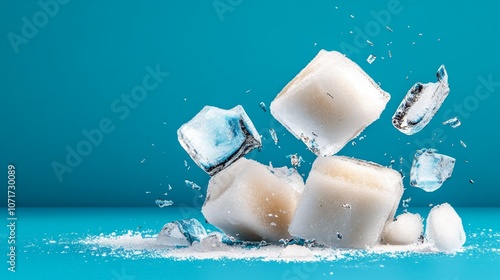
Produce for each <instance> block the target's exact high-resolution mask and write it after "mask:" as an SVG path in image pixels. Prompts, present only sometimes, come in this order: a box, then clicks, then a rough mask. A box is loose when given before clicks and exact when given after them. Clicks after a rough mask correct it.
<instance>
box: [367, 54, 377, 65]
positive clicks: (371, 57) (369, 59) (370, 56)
mask: <svg viewBox="0 0 500 280" xmlns="http://www.w3.org/2000/svg"><path fill="white" fill-rule="evenodd" d="M375 59H377V57H376V56H374V55H373V54H370V55H369V56H368V58H367V59H366V62H368V63H369V64H372V63H373V62H374V61H375Z"/></svg>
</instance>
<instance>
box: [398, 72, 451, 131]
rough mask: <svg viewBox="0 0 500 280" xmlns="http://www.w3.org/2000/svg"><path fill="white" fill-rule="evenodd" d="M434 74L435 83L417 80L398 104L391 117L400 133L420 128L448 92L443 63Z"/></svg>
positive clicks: (427, 121)
mask: <svg viewBox="0 0 500 280" xmlns="http://www.w3.org/2000/svg"><path fill="white" fill-rule="evenodd" d="M436 76H437V80H438V81H437V82H436V83H427V84H422V83H420V82H418V83H416V84H415V85H413V87H412V88H411V89H410V90H409V91H408V92H407V93H406V96H405V97H404V99H403V101H401V104H399V107H398V108H397V110H396V112H395V113H394V116H393V117H392V124H393V125H394V127H395V128H397V129H398V130H399V131H401V132H402V133H404V134H407V135H413V134H415V133H417V132H419V131H420V130H422V129H423V128H424V127H425V126H426V125H427V124H428V123H429V122H430V121H431V119H432V117H434V115H435V114H436V112H437V111H438V110H439V108H440V107H441V104H443V102H444V100H445V99H446V97H447V96H448V94H449V93H450V87H449V85H448V73H447V72H446V68H445V67H444V65H441V66H440V67H439V69H438V71H437V73H436Z"/></svg>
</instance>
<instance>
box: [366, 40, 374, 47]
mask: <svg viewBox="0 0 500 280" xmlns="http://www.w3.org/2000/svg"><path fill="white" fill-rule="evenodd" d="M366 42H367V43H368V45H370V46H372V47H373V46H374V44H373V42H372V41H370V40H366Z"/></svg>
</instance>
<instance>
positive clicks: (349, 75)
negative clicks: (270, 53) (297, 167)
mask: <svg viewBox="0 0 500 280" xmlns="http://www.w3.org/2000/svg"><path fill="white" fill-rule="evenodd" d="M389 99H390V95H389V94H388V93H387V92H385V91H383V90H382V89H381V88H380V87H379V86H378V85H377V83H375V81H373V79H372V78H370V77H369V76H368V74H366V73H365V72H364V71H363V70H362V69H361V68H360V67H359V66H358V65H357V64H356V63H354V62H353V61H351V60H350V59H348V58H347V57H345V56H344V55H342V54H341V53H339V52H336V51H325V50H321V51H320V52H319V53H318V54H317V55H316V57H315V58H314V59H313V60H312V61H311V62H309V64H308V65H307V66H306V67H305V68H304V69H303V70H302V71H300V73H299V74H298V75H297V76H296V77H295V78H294V79H293V80H292V81H290V82H289V83H288V85H286V87H285V88H284V89H283V90H282V91H281V92H280V93H279V94H278V96H276V98H275V99H274V101H273V102H272V103H271V106H270V109H271V114H272V115H273V116H274V118H276V119H277V120H278V121H279V122H280V123H281V124H282V125H283V126H285V127H286V128H287V129H288V131H290V132H291V133H292V134H293V135H294V136H295V137H297V138H298V139H300V140H302V141H303V142H304V143H305V144H306V145H307V147H308V148H309V150H311V151H312V152H313V153H315V154H316V155H320V156H328V155H333V154H335V153H337V152H338V151H340V150H341V149H342V148H343V147H344V146H345V145H346V144H347V143H348V142H349V141H350V140H351V139H353V138H355V137H356V136H357V135H358V134H360V133H361V132H362V131H363V130H364V129H365V128H366V127H367V126H368V125H370V124H371V123H372V122H374V121H375V120H377V119H378V118H379V117H380V114H381V113H382V111H383V110H384V109H385V106H386V104H387V102H388V101H389Z"/></svg>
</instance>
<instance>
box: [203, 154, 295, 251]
mask: <svg viewBox="0 0 500 280" xmlns="http://www.w3.org/2000/svg"><path fill="white" fill-rule="evenodd" d="M303 188H304V182H303V180H302V177H301V176H300V175H299V174H298V173H297V171H296V170H295V169H288V168H286V167H282V168H271V167H268V166H266V165H263V164H260V163H258V162H256V161H253V160H248V159H246V158H241V159H239V160H238V161H236V162H234V163H233V164H232V165H231V166H229V167H228V168H226V169H224V170H222V171H220V172H219V173H217V174H216V175H215V176H213V177H212V178H211V179H210V182H209V184H208V190H207V198H206V201H205V204H204V205H203V207H202V212H203V215H204V216H205V219H206V220H207V221H208V222H209V223H211V224H213V225H215V226H216V227H218V228H220V229H221V230H223V231H224V232H225V233H226V234H227V235H230V236H232V237H234V238H235V239H237V240H242V241H261V240H265V241H279V240H280V239H286V238H290V237H291V236H290V234H289V233H288V226H289V225H290V221H291V219H292V216H293V213H294V212H295V207H296V205H297V202H298V200H299V198H300V195H301V193H302V191H303Z"/></svg>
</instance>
